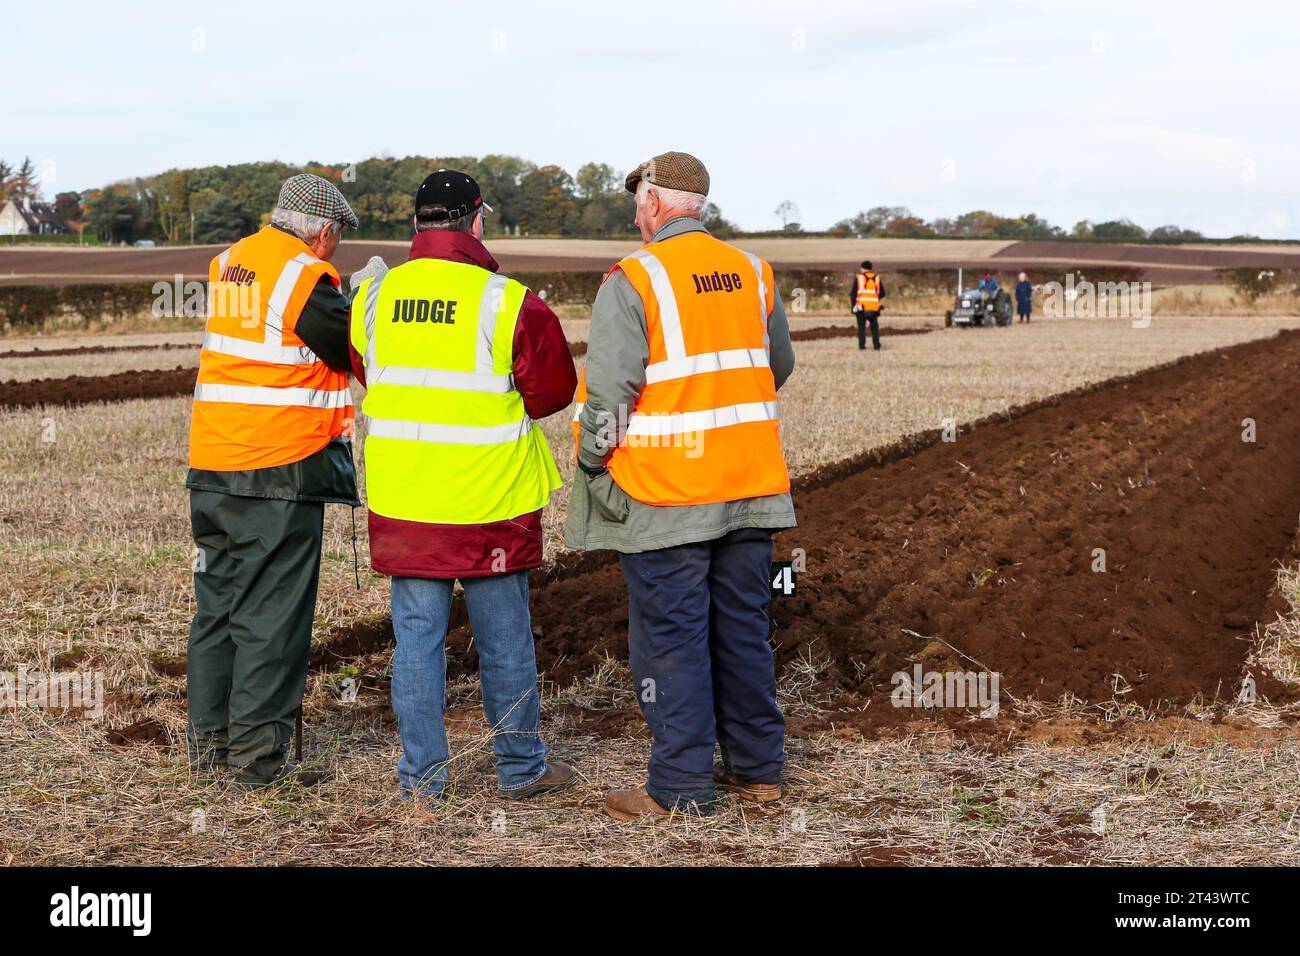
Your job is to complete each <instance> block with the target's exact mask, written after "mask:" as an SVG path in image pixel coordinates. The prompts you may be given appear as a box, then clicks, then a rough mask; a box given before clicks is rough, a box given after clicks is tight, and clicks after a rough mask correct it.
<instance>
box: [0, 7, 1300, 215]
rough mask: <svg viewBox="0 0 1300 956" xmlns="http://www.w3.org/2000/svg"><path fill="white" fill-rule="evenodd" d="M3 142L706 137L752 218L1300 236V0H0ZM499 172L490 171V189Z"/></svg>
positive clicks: (501, 143) (300, 151)
mask: <svg viewBox="0 0 1300 956" xmlns="http://www.w3.org/2000/svg"><path fill="white" fill-rule="evenodd" d="M0 23H3V24H4V27H3V33H4V35H5V40H6V42H5V43H4V54H3V56H0V90H3V92H2V93H0V156H3V157H4V158H6V159H8V160H9V161H10V162H11V163H13V162H16V161H17V160H20V159H21V158H22V157H23V156H24V155H30V156H31V157H32V159H33V160H34V161H35V162H36V164H37V167H38V170H42V171H44V173H45V177H44V178H45V179H46V182H45V183H44V184H43V185H44V189H45V192H46V194H47V196H52V195H53V194H54V193H55V192H58V191H61V190H66V189H77V190H79V189H85V188H89V187H92V186H99V185H103V184H104V183H106V182H111V181H113V180H116V179H121V178H124V177H130V176H135V175H145V174H150V173H156V172H160V171H162V170H164V169H167V168H169V167H174V166H202V165H209V164H228V163H237V162H244V161H250V160H268V159H280V160H284V161H286V162H304V161H307V160H318V161H322V162H332V163H342V162H349V161H353V160H356V159H362V158H366V157H369V156H374V155H392V156H404V155H409V154H422V155H428V156H437V155H466V154H470V155H481V154H485V153H491V152H497V153H512V154H516V155H519V156H523V157H525V158H527V159H529V160H532V161H533V162H536V163H539V164H542V163H557V164H559V165H561V166H564V167H565V168H566V169H568V170H569V171H570V172H573V171H576V170H577V168H578V167H579V166H580V165H581V164H582V163H584V162H587V161H589V160H597V161H602V162H608V163H610V164H611V165H613V166H614V167H615V168H617V169H620V170H625V169H627V168H630V167H631V166H633V165H635V164H636V163H637V162H638V161H640V160H641V159H644V158H646V157H648V156H649V155H651V154H652V153H655V152H658V151H661V150H664V149H682V150H687V151H689V152H693V153H695V154H696V155H698V156H699V157H700V158H701V159H702V160H703V161H704V162H705V164H706V165H707V166H708V168H709V171H710V173H711V174H712V177H713V190H712V198H713V199H714V200H715V201H716V202H717V203H718V204H719V205H720V206H721V207H722V210H723V212H724V214H725V215H727V216H728V218H730V219H732V220H733V221H736V222H737V223H739V224H740V225H741V226H743V227H745V228H749V229H763V228H775V227H777V226H778V225H779V221H778V219H777V217H776V215H775V213H774V210H775V208H776V206H777V204H778V203H780V202H781V201H782V200H785V199H790V200H793V201H794V202H795V203H796V204H797V205H798V206H799V209H800V210H801V219H802V222H803V224H804V225H805V227H806V228H809V229H820V228H825V227H827V226H829V225H831V224H832V223H833V222H835V221H836V220H837V219H840V218H843V217H845V216H848V215H851V214H852V213H854V212H856V211H858V210H860V209H866V208H868V207H871V206H876V205H903V206H909V207H911V209H912V210H913V211H914V212H915V213H917V214H918V215H920V216H922V217H925V218H927V219H928V218H933V217H935V216H941V215H948V216H951V215H956V214H958V213H961V212H964V211H967V210H970V209H976V208H984V209H990V210H992V211H994V212H997V213H1001V214H1005V215H1014V214H1020V213H1023V212H1028V211H1034V212H1037V213H1038V214H1039V215H1042V216H1044V217H1046V218H1047V219H1049V220H1050V221H1052V222H1054V223H1056V224H1058V225H1063V226H1066V227H1069V226H1071V225H1073V224H1074V223H1075V222H1076V221H1077V220H1079V219H1085V218H1086V219H1092V220H1094V221H1100V220H1104V219H1111V218H1117V217H1121V216H1127V217H1129V218H1131V219H1133V220H1135V221H1136V222H1138V223H1140V224H1141V225H1143V226H1146V227H1147V228H1151V227H1154V226H1158V225H1162V224H1166V223H1176V224H1178V225H1182V226H1187V227H1192V228H1196V229H1199V230H1201V231H1202V232H1205V233H1206V234H1208V235H1215V236H1228V235H1233V234H1236V233H1243V232H1249V233H1254V234H1257V235H1260V236H1263V237H1267V238H1300V189H1298V188H1297V176H1298V174H1300V145H1298V144H1300V134H1297V132H1296V123H1297V119H1296V118H1297V116H1298V115H1300V109H1297V107H1300V79H1298V78H1297V64H1296V61H1297V36H1298V35H1300V29H1298V28H1300V7H1298V6H1297V5H1296V4H1293V3H1284V2H1274V3H1264V2H1260V3H1255V2H1243V0H1236V2H1233V3H1230V4H1224V3H1201V2H1137V0H1124V2H1044V3H1013V2H993V0H984V2H956V0H953V2H930V3H919V2H906V3H902V2H900V3H890V4H883V3H872V4H868V3H863V2H860V0H859V2H822V0H798V2H783V3H762V2H750V3H709V2H706V0H694V2H679V0H655V2H654V3H635V2H609V0H599V2H597V0H582V2H580V0H569V2H560V3H539V2H534V3H524V2H511V0H497V2H493V3H464V2H462V3H455V4H447V3H442V2H427V3H419V4H415V3H412V4H396V3H383V2H380V0H375V2H370V3H358V2H355V0H353V2H348V3H333V2H328V0H322V2H315V3H311V4H292V5H288V4H278V3H268V2H258V3H245V2H240V0H227V2H225V3H221V4H212V3H205V4H188V3H180V2H134V3H133V2H129V0H122V2H115V3H111V4H106V3H101V2H94V3H89V2H84V0H83V2H76V3H45V2H32V0H23V2H21V3H19V2H15V0H0ZM488 201H489V202H490V201H491V197H488Z"/></svg>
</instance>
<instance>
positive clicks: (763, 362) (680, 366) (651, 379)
mask: <svg viewBox="0 0 1300 956" xmlns="http://www.w3.org/2000/svg"><path fill="white" fill-rule="evenodd" d="M770 364H771V363H770V361H769V359H768V354H767V349H765V348H763V349H728V350H726V351H724V352H703V353H701V354H699V355H688V356H686V357H685V358H681V359H669V360H668V361H667V362H655V363H654V364H652V365H647V366H646V370H645V381H646V384H647V385H653V384H654V383H655V382H666V381H669V380H670V379H674V378H686V377H687V376H688V375H703V374H706V373H708V372H722V371H727V370H729V369H737V368H767V367H769V365H770Z"/></svg>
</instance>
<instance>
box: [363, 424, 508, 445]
mask: <svg viewBox="0 0 1300 956" xmlns="http://www.w3.org/2000/svg"><path fill="white" fill-rule="evenodd" d="M532 429H533V420H532V419H531V418H524V419H523V420H522V421H518V422H511V423H510V424H508V425H437V424H433V423H431V422H404V421H398V420H396V419H389V418H372V419H370V420H369V425H368V426H367V429H366V434H367V435H368V436H369V437H371V438H398V439H401V440H403V441H424V442H434V443H436V444H441V445H509V444H513V443H514V442H517V441H518V440H519V439H521V438H523V437H524V436H525V435H527V434H528V433H529V432H530V431H532Z"/></svg>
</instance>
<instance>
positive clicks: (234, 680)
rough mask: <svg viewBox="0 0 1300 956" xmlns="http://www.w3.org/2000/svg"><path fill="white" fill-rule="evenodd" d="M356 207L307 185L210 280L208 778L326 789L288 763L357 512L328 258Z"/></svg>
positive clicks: (194, 684)
mask: <svg viewBox="0 0 1300 956" xmlns="http://www.w3.org/2000/svg"><path fill="white" fill-rule="evenodd" d="M344 225H347V226H351V227H353V228H356V226H357V218H356V215H355V214H354V213H353V212H352V209H351V207H349V206H348V203H347V201H346V200H345V199H344V198H343V196H342V194H341V193H340V192H339V191H338V189H337V188H335V186H334V185H333V184H332V183H330V182H328V181H327V180H324V179H321V178H319V177H317V176H312V175H310V174H307V173H303V174H300V175H297V176H292V177H290V178H289V179H288V180H287V181H286V182H285V183H284V186H283V187H282V188H281V190H280V195H279V199H278V200H277V202H276V208H275V210H274V212H273V213H272V214H271V223H270V225H268V226H266V227H265V228H263V229H262V230H261V231H259V232H257V233H255V234H254V235H251V236H248V237H247V238H245V239H241V240H240V241H239V242H237V243H235V244H234V245H233V246H231V247H230V248H229V249H226V250H225V251H223V252H222V253H221V254H220V255H218V256H217V257H216V258H215V259H213V260H212V265H211V267H210V269H209V273H208V318H207V325H206V327H205V329H204V334H203V349H202V351H201V352H200V353H199V374H198V382H197V384H196V385H195V387H194V409H193V416H192V419H191V423H190V471H189V476H188V478H187V479H186V487H187V488H188V489H189V491H190V521H191V525H192V527H193V531H194V544H195V549H194V557H193V562H194V593H195V598H196V603H197V609H196V611H195V614H194V619H193V622H192V623H191V625H190V636H189V653H188V664H187V671H188V674H187V676H188V694H189V727H188V733H187V740H188V744H189V750H190V757H191V762H192V764H193V766H194V767H195V769H196V770H199V771H202V772H219V771H224V770H227V769H228V770H229V771H230V773H231V774H232V775H233V776H234V779H235V781H236V782H237V783H240V784H244V785H249V786H265V785H268V784H272V783H278V782H281V781H286V780H294V781H297V782H299V783H303V784H318V783H320V782H322V781H323V780H324V779H325V777H326V775H325V774H323V773H322V772H320V771H308V770H303V769H302V768H295V767H292V766H290V765H289V762H288V761H287V759H286V758H287V754H288V744H289V741H290V738H291V736H292V729H293V719H294V716H295V714H296V713H297V711H298V708H299V706H300V705H301V703H302V695H303V689H304V686H305V682H306V678H307V656H308V650H309V647H310V643H311V627H312V618H313V616H314V613H315V608H316V586H317V582H318V579H319V576H320V557H321V537H322V532H323V522H324V506H325V503H327V502H337V503H340V504H347V505H351V506H354V507H355V506H356V505H358V504H359V502H358V500H357V487H356V468H355V465H354V464H353V459H352V446H351V441H350V437H351V434H352V428H353V419H354V410H353V405H352V392H351V388H350V385H349V382H348V370H349V367H350V361H349V352H348V303H347V299H346V298H345V297H344V296H343V294H342V293H341V292H340V291H339V285H340V279H339V274H338V272H337V270H335V268H334V267H333V266H332V265H330V261H329V260H330V259H331V257H332V256H333V255H334V252H335V250H336V249H337V247H338V243H339V236H340V234H341V232H342V229H343V226H344Z"/></svg>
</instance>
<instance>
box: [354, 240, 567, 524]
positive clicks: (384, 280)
mask: <svg viewBox="0 0 1300 956" xmlns="http://www.w3.org/2000/svg"><path fill="white" fill-rule="evenodd" d="M525 292H527V290H526V289H525V288H524V287H523V286H522V285H520V284H519V283H518V282H515V281H514V280H513V279H508V278H506V277H505V276H500V275H496V274H495V273H492V272H489V271H488V270H487V269H483V268H480V267H479V266H476V265H471V264H469V263H462V262H448V261H447V260H444V259H412V260H411V261H409V262H406V263H403V264H402V265H400V266H397V267H396V268H394V269H392V270H390V271H389V272H388V273H387V274H386V275H384V276H381V277H379V278H375V279H368V280H366V281H365V282H363V283H362V284H361V286H360V288H359V289H358V290H357V292H356V296H355V297H354V298H353V300H352V316H351V338H352V345H353V347H354V348H355V349H356V350H357V352H358V353H359V354H361V355H364V356H365V364H366V397H365V401H364V402H363V403H362V406H361V412H362V414H363V415H365V416H366V418H367V420H368V422H367V424H368V428H367V434H366V444H365V463H366V498H367V504H368V505H369V507H370V510H371V511H373V512H374V513H375V514H378V515H383V516H384V517H387V518H397V519H401V520H405V521H420V522H425V523H432V524H488V523H491V522H495V521H505V520H508V519H510V518H517V517H519V516H520V515H525V514H530V513H531V512H534V511H537V510H538V509H540V508H541V507H542V506H544V505H545V504H546V502H547V499H549V498H550V495H551V492H552V491H554V490H555V489H556V488H559V487H560V484H561V482H560V473H559V471H558V470H557V469H556V467H555V460H554V459H553V458H552V457H551V450H550V447H549V446H548V445H547V443H546V436H545V435H543V434H542V430H541V429H540V428H536V427H534V425H533V420H532V419H531V418H529V417H528V412H527V411H525V409H524V400H523V396H521V395H520V394H519V392H518V391H517V390H516V389H515V383H514V376H513V375H512V374H511V370H512V368H513V364H514V340H515V323H516V322H517V321H518V320H519V310H520V308H521V306H522V305H523V301H524V294H525Z"/></svg>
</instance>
